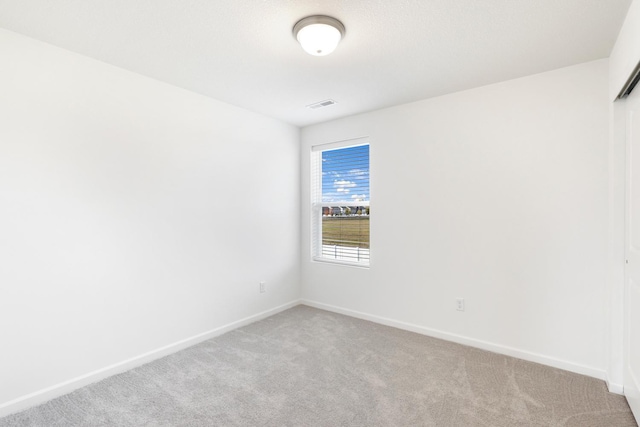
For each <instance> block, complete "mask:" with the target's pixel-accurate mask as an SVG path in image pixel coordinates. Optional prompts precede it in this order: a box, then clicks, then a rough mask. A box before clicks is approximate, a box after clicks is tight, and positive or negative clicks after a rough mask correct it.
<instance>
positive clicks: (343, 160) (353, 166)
mask: <svg viewBox="0 0 640 427" xmlns="http://www.w3.org/2000/svg"><path fill="white" fill-rule="evenodd" d="M368 201H369V145H360V146H356V147H347V148H340V149H337V150H329V151H323V152H322V202H323V203H340V204H345V205H358V202H368Z"/></svg>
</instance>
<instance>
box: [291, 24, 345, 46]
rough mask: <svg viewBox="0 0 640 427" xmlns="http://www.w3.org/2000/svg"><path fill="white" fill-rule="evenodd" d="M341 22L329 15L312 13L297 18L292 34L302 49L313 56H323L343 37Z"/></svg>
mask: <svg viewBox="0 0 640 427" xmlns="http://www.w3.org/2000/svg"><path fill="white" fill-rule="evenodd" d="M344 31H345V30H344V25H342V22H340V21H338V20H337V19H335V18H332V17H330V16H323V15H314V16H307V17H306V18H303V19H301V20H299V21H298V22H297V23H296V25H294V26H293V36H294V37H295V38H296V39H297V40H298V41H299V42H300V45H301V46H302V49H304V51H305V52H307V53H308V54H311V55H314V56H325V55H328V54H330V53H331V52H333V51H334V50H335V48H336V46H338V43H340V39H342V37H344Z"/></svg>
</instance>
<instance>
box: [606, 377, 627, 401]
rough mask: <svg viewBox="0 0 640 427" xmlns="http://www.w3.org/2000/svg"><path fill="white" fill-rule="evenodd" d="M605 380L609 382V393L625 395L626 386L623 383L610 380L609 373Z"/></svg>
mask: <svg viewBox="0 0 640 427" xmlns="http://www.w3.org/2000/svg"><path fill="white" fill-rule="evenodd" d="M604 382H605V383H607V388H608V389H609V393H615V394H621V395H623V396H624V386H623V385H622V384H618V383H612V382H611V381H609V376H608V375H607V376H606V377H605V379H604Z"/></svg>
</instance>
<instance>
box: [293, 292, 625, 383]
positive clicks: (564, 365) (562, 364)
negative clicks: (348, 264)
mask: <svg viewBox="0 0 640 427" xmlns="http://www.w3.org/2000/svg"><path fill="white" fill-rule="evenodd" d="M300 303H301V304H304V305H308V306H310V307H315V308H319V309H321V310H327V311H332V312H334V313H339V314H344V315H347V316H351V317H356V318H358V319H363V320H369V321H371V322H374V323H379V324H381V325H386V326H392V327H394V328H398V329H404V330H406V331H411V332H416V333H418V334H422V335H427V336H430V337H434V338H440V339H443V340H446V341H452V342H455V343H458V344H464V345H468V346H470V347H476V348H480V349H482V350H487V351H491V352H494V353H499V354H504V355H507V356H511V357H516V358H518V359H523V360H527V361H529V362H536V363H540V364H542V365H547V366H551V367H554V368H558V369H563V370H565V371H570V372H575V373H577V374H582V375H587V376H589V377H593V378H597V379H599V380H606V372H605V371H604V370H601V369H596V368H592V367H590V366H584V365H580V364H577V363H572V362H568V361H566V360H561V359H556V358H554V357H549V356H544V355H542V354H537V353H531V352H528V351H524V350H518V349H516V348H513V347H508V346H504V345H500V344H494V343H491V342H488V341H482V340H477V339H474V338H469V337H465V336H462V335H457V334H452V333H449V332H444V331H439V330H437V329H431V328H426V327H424V326H420V325H415V324H413V323H406V322H401V321H399V320H394V319H389V318H386V317H381V316H376V315H373V314H368V313H362V312H359V311H355V310H350V309H347V308H342V307H336V306H333V305H329V304H323V303H320V302H315V301H310V300H305V299H303V300H301V301H300ZM611 387H613V389H614V390H618V388H617V387H619V386H618V385H616V384H613V385H612V386H610V388H609V390H612V388H611ZM612 392H613V393H616V391H612Z"/></svg>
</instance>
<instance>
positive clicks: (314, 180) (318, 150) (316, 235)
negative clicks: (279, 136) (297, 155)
mask: <svg viewBox="0 0 640 427" xmlns="http://www.w3.org/2000/svg"><path fill="white" fill-rule="evenodd" d="M363 145H368V146H369V186H371V144H370V141H369V137H360V138H354V139H347V140H343V141H336V142H331V143H326V144H319V145H314V146H312V147H311V153H310V155H311V163H310V164H311V168H310V169H311V192H310V194H311V197H310V199H311V200H310V201H311V259H312V261H315V262H321V263H328V264H338V265H346V266H351V267H358V268H369V267H370V266H371V243H369V249H368V259H367V260H366V262H365V261H364V260H363V261H360V262H356V261H348V260H344V259H335V258H329V257H325V256H323V255H322V253H323V251H322V209H323V208H325V207H331V208H333V207H334V206H343V205H344V204H343V203H323V202H322V152H323V151H328V150H337V149H340V148H350V147H358V146H363ZM357 204H358V206H362V207H369V208H370V206H371V187H369V201H367V202H357ZM369 221H370V220H369ZM369 241H371V222H369Z"/></svg>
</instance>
